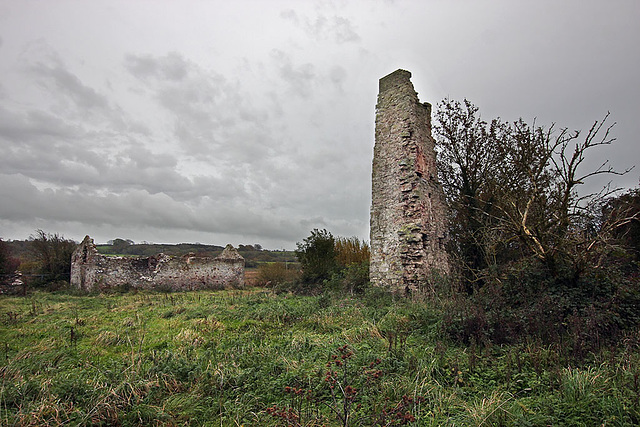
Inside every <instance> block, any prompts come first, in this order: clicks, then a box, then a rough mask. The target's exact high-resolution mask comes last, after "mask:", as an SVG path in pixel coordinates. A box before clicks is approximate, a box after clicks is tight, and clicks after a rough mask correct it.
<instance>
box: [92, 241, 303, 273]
mask: <svg viewBox="0 0 640 427" xmlns="http://www.w3.org/2000/svg"><path fill="white" fill-rule="evenodd" d="M109 243H110V244H106V245H96V247H97V249H98V252H100V253H101V254H105V255H130V256H153V255H157V254H159V253H163V254H166V255H171V256H182V255H186V254H188V253H194V254H196V256H203V257H205V256H207V257H215V256H218V255H219V254H220V253H222V251H223V249H224V247H222V246H218V245H205V244H202V243H178V244H176V245H171V244H160V243H139V244H136V243H134V242H133V241H131V240H124V239H115V240H113V241H110V242H109ZM236 249H238V252H240V255H242V256H243V257H244V259H245V265H246V267H247V268H254V267H257V266H258V265H259V264H262V263H270V262H296V261H297V259H296V255H295V252H294V251H270V250H266V249H262V246H260V245H258V244H256V245H239V246H238V247H237V248H236Z"/></svg>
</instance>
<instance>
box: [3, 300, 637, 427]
mask: <svg viewBox="0 0 640 427" xmlns="http://www.w3.org/2000/svg"><path fill="white" fill-rule="evenodd" d="M433 302H434V301H427V303H426V304H425V301H424V300H421V301H412V300H410V299H406V298H397V297H395V296H393V295H392V294H389V293H386V292H384V291H383V290H381V289H370V290H367V291H366V292H365V293H364V294H362V295H354V296H349V295H344V294H336V293H324V294H322V295H318V296H299V295H293V294H287V293H283V294H276V293H274V292H273V291H271V290H265V289H262V288H255V289H251V290H243V291H241V290H233V291H198V292H190V293H170V294H162V293H151V292H130V293H125V294H117V293H112V294H96V295H76V294H70V293H50V292H48V293H45V292H34V293H32V294H31V295H30V296H29V297H28V298H23V297H9V296H4V297H1V298H0V316H1V317H0V321H1V322H2V323H1V326H0V364H1V365H2V366H1V367H0V372H2V377H1V380H0V381H1V383H0V420H1V421H0V423H1V424H3V425H17V426H20V425H59V424H72V425H123V426H133V425H154V424H161V425H182V424H189V425H263V426H281V425H291V426H296V425H300V426H313V425H327V426H343V425H349V426H357V425H414V426H418V425H419V426H424V425H433V426H436V425H438V426H439V425H445V426H446V425H451V426H453V425H477V426H479V425H602V424H605V425H637V424H638V422H640V380H639V379H638V378H639V376H640V368H639V367H640V335H639V334H638V332H637V330H635V331H628V332H627V333H626V334H625V336H624V337H623V339H622V341H621V343H623V344H622V345H620V346H618V347H606V346H605V347H602V348H600V349H599V350H597V351H588V352H586V353H585V354H584V355H583V356H582V357H580V358H578V359H576V358H575V357H574V354H573V352H572V349H571V348H567V347H565V346H562V345H547V344H545V343H544V342H543V341H542V340H539V339H530V340H528V341H526V342H522V343H517V344H507V345H500V346H498V345H485V346H481V345H479V344H477V343H474V342H472V343H470V344H461V343H459V342H457V341H455V340H451V339H450V338H449V337H448V335H447V333H446V331H445V330H444V328H445V326H446V325H445V323H446V320H445V318H446V314H447V309H446V307H445V308H440V307H438V305H436V304H434V303H433Z"/></svg>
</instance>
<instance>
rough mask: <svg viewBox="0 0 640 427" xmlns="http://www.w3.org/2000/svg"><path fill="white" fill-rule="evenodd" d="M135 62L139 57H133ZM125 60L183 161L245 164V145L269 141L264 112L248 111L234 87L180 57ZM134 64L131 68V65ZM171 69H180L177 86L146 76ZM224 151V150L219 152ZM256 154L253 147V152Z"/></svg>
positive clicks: (171, 82) (241, 96) (253, 109)
mask: <svg viewBox="0 0 640 427" xmlns="http://www.w3.org/2000/svg"><path fill="white" fill-rule="evenodd" d="M135 58H138V57H135ZM135 58H134V57H133V56H131V55H129V56H128V59H127V60H126V63H128V64H129V65H125V66H126V67H127V69H128V70H129V71H130V72H132V74H133V75H134V76H136V77H137V78H139V79H142V80H143V81H144V82H145V84H146V85H147V86H146V87H147V88H148V90H149V91H150V93H151V94H152V96H153V97H154V99H155V100H156V101H157V102H158V105H160V106H161V107H162V108H163V109H164V111H166V112H168V113H169V115H170V120H171V128H172V130H173V135H174V136H175V138H176V139H177V141H179V143H180V145H181V147H182V149H183V153H184V154H185V155H187V156H193V157H198V158H208V159H211V160H213V159H215V160H216V161H237V162H244V161H247V160H248V159H247V153H250V151H249V150H248V148H250V147H249V146H248V142H255V141H256V140H259V139H268V138H269V137H268V135H267V134H268V133H269V130H268V129H267V127H266V126H264V125H263V124H264V123H265V122H266V121H267V120H268V118H269V114H268V113H267V111H266V109H257V108H255V107H253V106H252V105H251V104H250V103H249V102H248V101H247V99H250V97H249V96H246V95H245V94H244V93H242V92H241V90H240V87H239V85H238V83H236V82H233V81H230V80H228V79H227V78H226V77H224V76H222V75H221V74H218V73H216V72H215V71H212V70H205V69H204V68H202V67H200V66H199V65H198V64H195V63H193V62H191V61H188V60H185V59H184V58H182V57H179V56H176V55H172V54H169V55H167V56H163V57H153V56H145V57H143V61H142V62H140V61H138V59H139V58H138V59H135ZM132 64H133V65H132ZM171 64H174V65H175V64H180V68H179V69H180V70H181V73H180V75H181V76H182V78H181V80H180V81H179V82H178V81H175V80H174V79H164V80H163V79H156V80H154V81H150V80H148V79H145V77H146V76H149V75H153V76H159V75H165V76H166V75H167V72H165V71H158V70H166V69H168V68H170V67H169V65H171ZM223 147H224V149H222V148H223ZM256 150H257V151H260V145H257V146H256V147H255V148H254V149H253V151H256Z"/></svg>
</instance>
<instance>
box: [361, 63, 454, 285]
mask: <svg viewBox="0 0 640 427" xmlns="http://www.w3.org/2000/svg"><path fill="white" fill-rule="evenodd" d="M410 78H411V73H410V72H408V71H405V70H397V71H394V72H393V73H391V74H389V75H388V76H386V77H383V78H382V79H380V88H379V94H378V104H377V106H376V141H375V146H374V153H373V176H372V203H371V224H370V225H371V236H370V238H371V270H370V275H371V282H372V284H374V285H377V286H387V287H390V288H391V289H393V290H407V289H409V290H414V289H417V288H419V287H423V286H425V285H428V284H429V282H430V280H432V278H433V277H434V274H447V273H448V272H449V263H448V260H447V254H446V252H445V240H446V215H445V213H446V210H445V205H444V194H443V192H442V187H441V186H440V184H439V183H438V180H437V176H438V174H437V170H436V158H435V151H434V139H433V137H432V136H431V105H430V104H428V103H424V104H422V103H420V101H419V100H418V94H417V93H416V92H415V90H414V88H413V85H412V84H411V80H410Z"/></svg>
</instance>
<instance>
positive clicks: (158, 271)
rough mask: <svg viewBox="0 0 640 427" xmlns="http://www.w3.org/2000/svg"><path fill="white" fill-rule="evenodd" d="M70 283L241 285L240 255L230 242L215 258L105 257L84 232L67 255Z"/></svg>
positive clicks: (90, 287) (85, 286)
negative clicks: (68, 257)
mask: <svg viewBox="0 0 640 427" xmlns="http://www.w3.org/2000/svg"><path fill="white" fill-rule="evenodd" d="M71 285H72V286H74V287H76V288H77V289H82V290H86V291H94V290H103V289H109V288H113V287H119V286H131V287H133V288H139V289H159V290H172V291H185V290H197V289H222V288H227V287H238V286H244V258H243V257H242V256H241V255H240V254H239V253H238V251H237V250H236V249H235V248H234V247H233V246H231V245H227V247H226V248H225V249H224V251H223V252H222V254H220V255H219V256H217V257H215V258H204V257H195V256H193V255H191V254H190V255H185V256H183V257H170V256H168V255H164V254H159V255H156V256H152V257H107V256H104V255H101V254H100V253H98V250H97V249H96V246H95V244H94V243H93V239H91V238H90V237H89V236H86V237H85V238H84V240H83V241H82V243H81V244H80V245H79V246H78V248H77V249H76V250H75V252H74V253H73V255H72V258H71Z"/></svg>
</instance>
